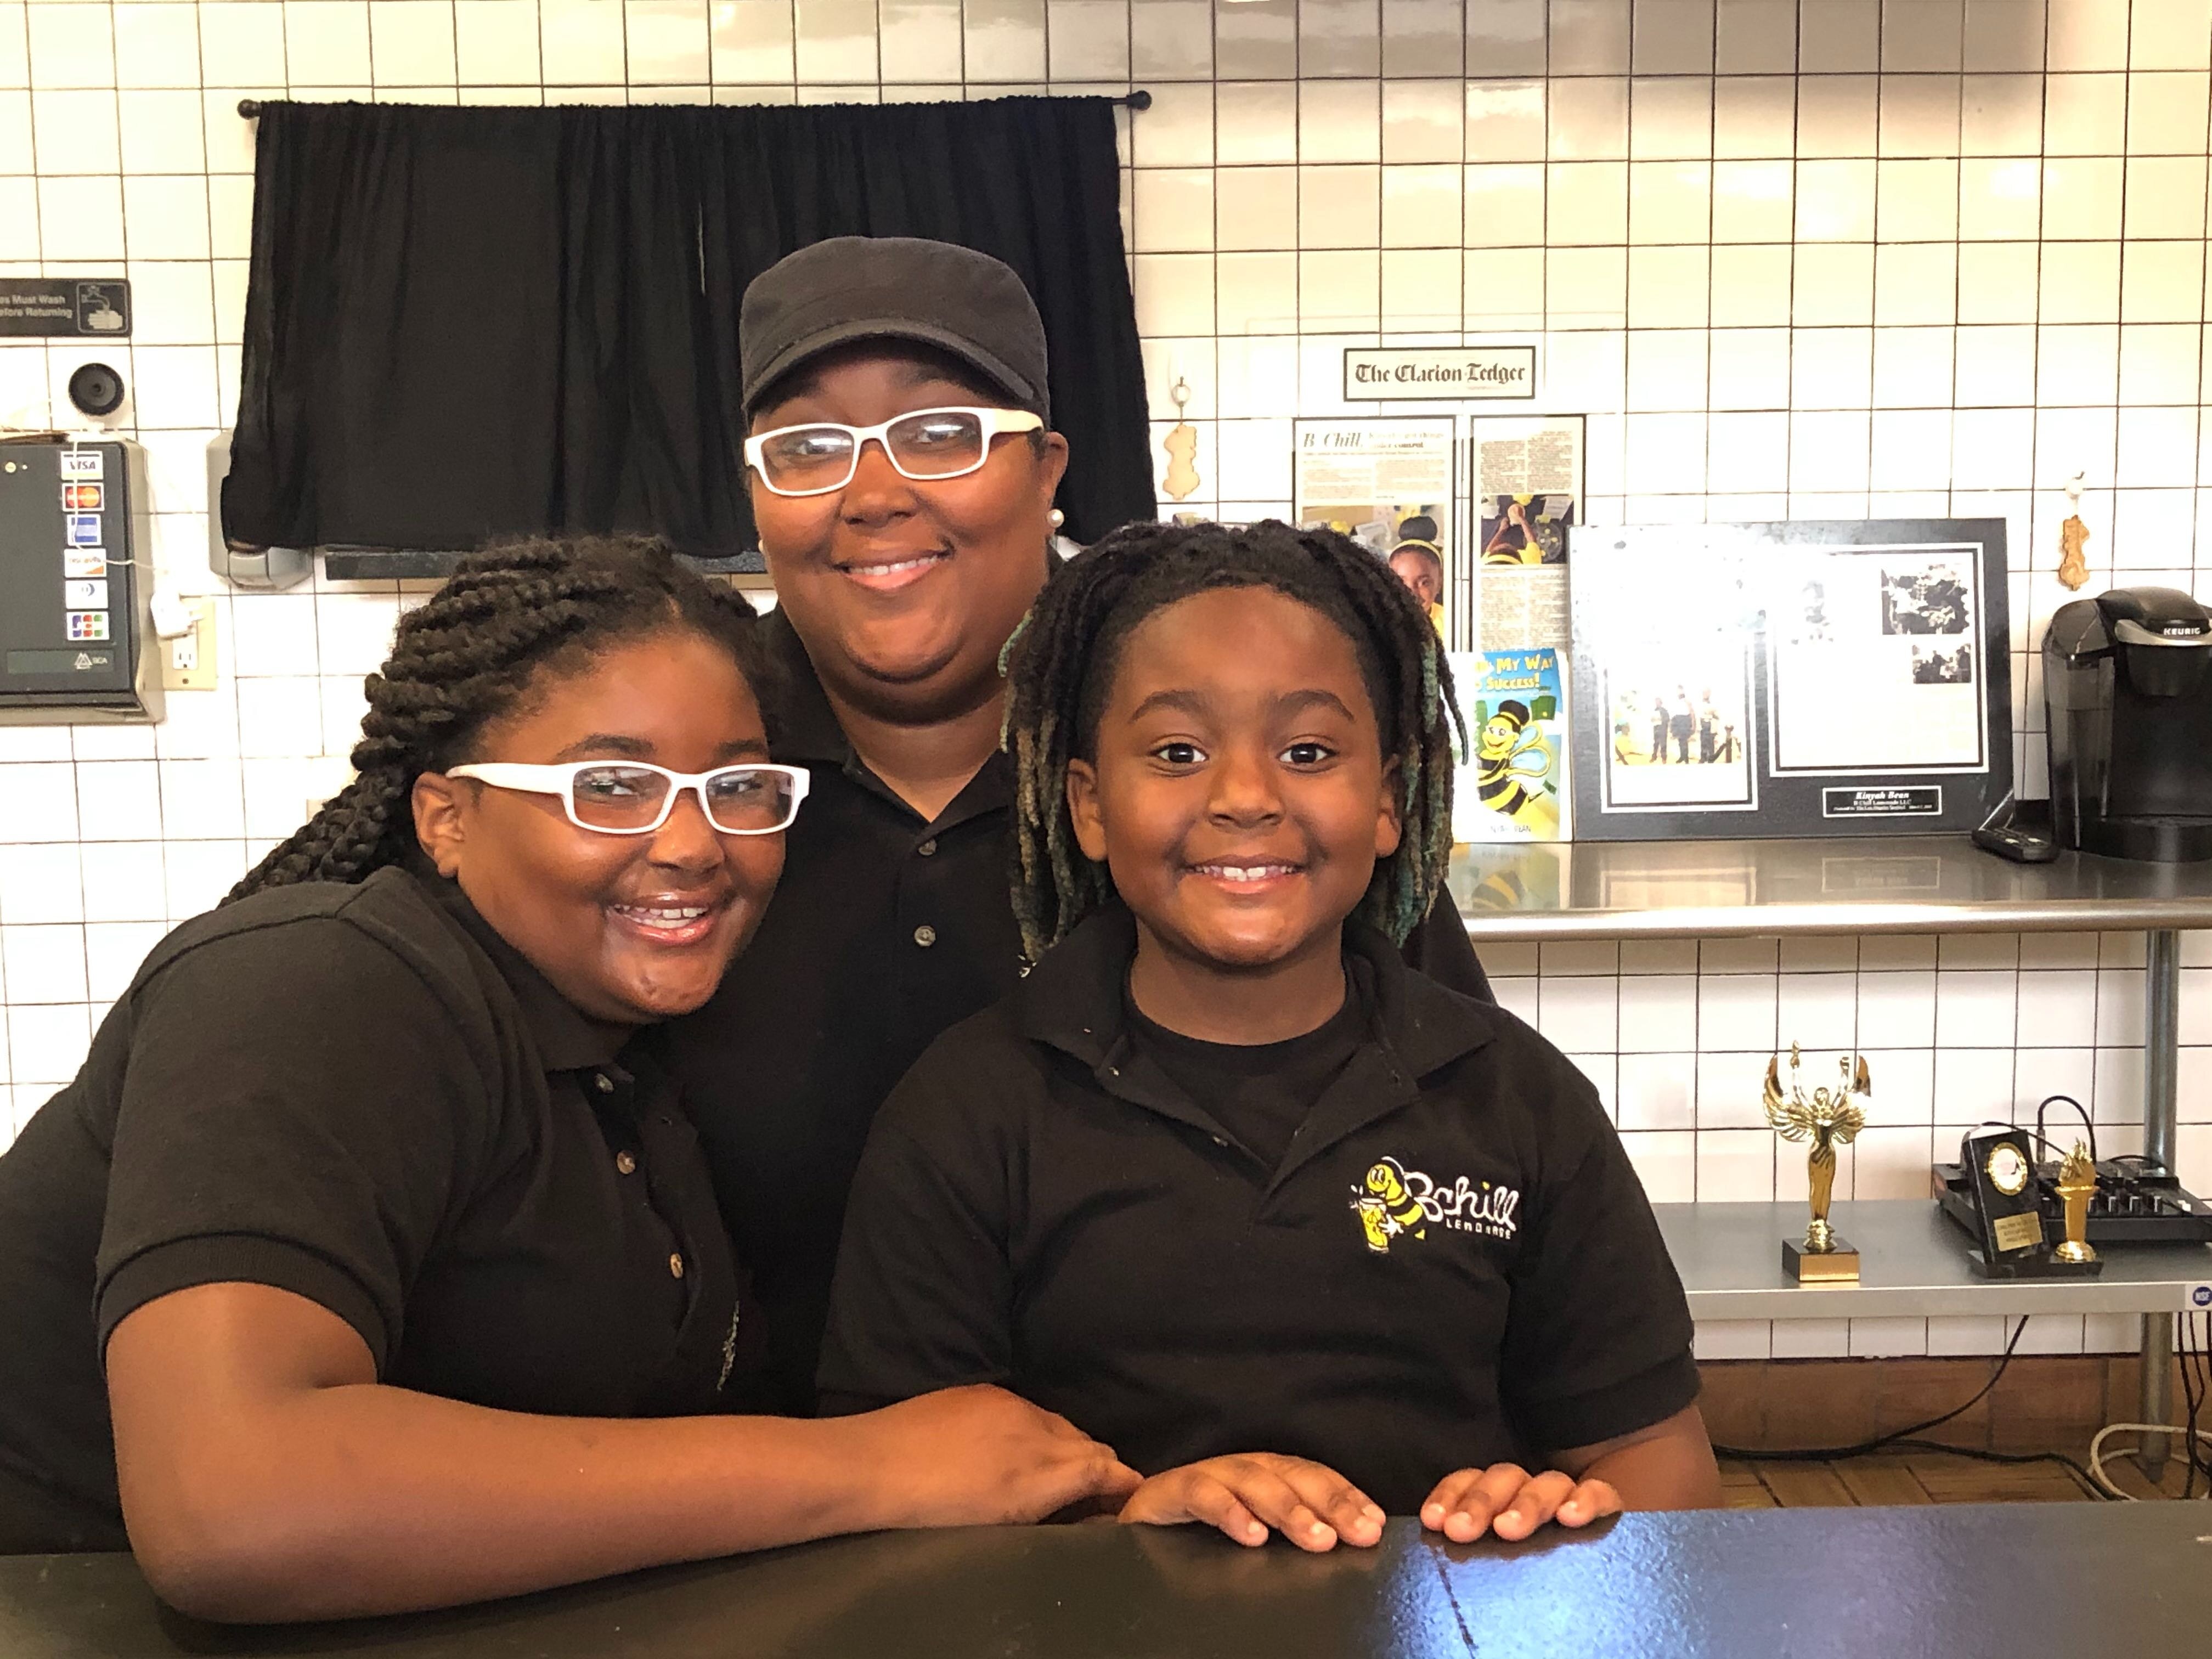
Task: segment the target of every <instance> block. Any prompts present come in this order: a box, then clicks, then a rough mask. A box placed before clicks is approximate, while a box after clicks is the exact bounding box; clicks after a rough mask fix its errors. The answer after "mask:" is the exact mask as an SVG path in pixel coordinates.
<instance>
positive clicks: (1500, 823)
mask: <svg viewBox="0 0 2212 1659" xmlns="http://www.w3.org/2000/svg"><path fill="white" fill-rule="evenodd" d="M1450 660H1451V670H1452V680H1453V683H1454V684H1455V685H1456V686H1457V688H1458V690H1459V706H1460V712H1461V713H1462V714H1464V715H1465V716H1466V717H1467V734H1468V746H1467V748H1466V749H1465V750H1462V752H1461V754H1460V757H1459V767H1458V770H1457V772H1456V774H1455V776H1454V778H1453V783H1452V839H1453V840H1454V841H1455V842H1498V841H1565V840H1566V839H1567V832H1568V816H1569V814H1568V801H1569V799H1571V796H1570V792H1569V789H1568V784H1567V700H1566V684H1565V675H1564V674H1563V673H1562V672H1561V671H1560V667H1559V652H1558V651H1556V650H1554V649H1553V648H1552V647H1548V646H1530V647H1523V648H1517V649H1513V650H1504V651H1485V652H1471V651H1470V652H1455V653H1452V656H1451V659H1450Z"/></svg>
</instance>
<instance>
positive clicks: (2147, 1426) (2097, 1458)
mask: <svg viewBox="0 0 2212 1659" xmlns="http://www.w3.org/2000/svg"><path fill="white" fill-rule="evenodd" d="M2112 1434H2174V1435H2191V1434H2193V1435H2195V1436H2196V1437H2197V1438H2198V1439H2199V1440H2201V1441H2203V1443H2205V1444H2206V1445H2208V1446H2212V1430H2208V1429H2192V1428H2190V1427H2189V1426H2188V1425H2185V1424H2181V1423H2107V1424H2106V1425H2105V1426H2104V1427H2103V1428H2101V1429H2100V1430H2098V1431H2097V1432H2096V1435H2095V1437H2093V1439H2092V1440H2091V1441H2090V1442H2089V1478H2090V1479H2091V1480H2094V1481H2095V1482H2096V1483H2097V1484H2098V1485H2099V1486H2102V1487H2103V1488H2104V1489H2105V1490H2106V1492H2110V1493H2111V1494H2112V1496H2113V1497H2115V1498H2125V1499H2126V1500H2127V1501H2128V1502H2129V1503H2130V1504H2133V1503H2136V1502H2139V1501H2140V1500H2139V1499H2137V1498H2136V1495H2135V1494H2134V1493H2133V1492H2122V1491H2121V1490H2120V1489H2119V1488H2118V1486H2114V1485H2113V1484H2112V1481H2111V1480H2108V1479H2106V1475H2105V1450H2104V1448H2105V1437H2106V1435H2112ZM2112 1455H2114V1456H2115V1457H2140V1456H2142V1448H2141V1447H2140V1446H2128V1447H2124V1448H2123V1449H2120V1450H2118V1451H2117V1452H2115V1453H2113V1454H2112Z"/></svg>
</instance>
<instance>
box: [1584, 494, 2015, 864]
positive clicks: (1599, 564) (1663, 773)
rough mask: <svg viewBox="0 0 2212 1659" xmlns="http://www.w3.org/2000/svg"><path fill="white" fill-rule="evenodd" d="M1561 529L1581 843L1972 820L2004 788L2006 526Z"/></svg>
mask: <svg viewBox="0 0 2212 1659" xmlns="http://www.w3.org/2000/svg"><path fill="white" fill-rule="evenodd" d="M1571 537H1572V547H1573V570H1574V588H1573V599H1572V610H1573V649H1572V651H1571V653H1570V661H1571V668H1572V676H1573V695H1572V696H1571V699H1570V706H1571V710H1572V714H1573V725H1572V730H1571V738H1570V742H1571V750H1572V757H1573V760H1572V765H1571V768H1570V772H1571V777H1572V781H1573V787H1574V815H1575V834H1576V836H1577V839H1580V840H1586V841H1642V840H1661V839H1674V838H1697V837H1709V836H1837V835H1911V834H1917V833H1925V832H1928V831H1931V830H1955V829H1972V827H1973V826H1974V825H1975V824H1977V823H1980V822H1981V821H1982V819H1983V818H1984V817H1987V816H1988V814H1989V812H1990V809H1991V808H1993V807H1994V806H1996V804H1997V802H1998V801H1999V800H2001V799H2002V798H2003V796H2004V795H2005V794H2006V793H2007V792H2008V791H2009V790H2010V789H2011V787H2012V694H2011V681H2012V674H2011V661H2012V659H2011V649H2012V641H2011V633H2010V625H2009V618H2008V615H2007V604H2006V585H2005V529H2004V523H2003V521H2002V520H1996V519H1946V520H1835V521H1820V520H1807V521H1801V522H1796V523H1779V524H1747V525H1680V526H1649V527H1642V528H1630V529H1612V530H1599V529H1592V530H1580V529H1577V530H1575V531H1573V532H1571Z"/></svg>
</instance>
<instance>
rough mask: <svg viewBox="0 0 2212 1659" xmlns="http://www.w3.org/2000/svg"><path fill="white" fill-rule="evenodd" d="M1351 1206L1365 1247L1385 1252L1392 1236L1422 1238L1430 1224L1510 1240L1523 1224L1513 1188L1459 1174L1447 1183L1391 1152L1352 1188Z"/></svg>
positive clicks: (1378, 1252) (1516, 1190) (1519, 1206)
mask: <svg viewBox="0 0 2212 1659" xmlns="http://www.w3.org/2000/svg"><path fill="white" fill-rule="evenodd" d="M1350 1207H1351V1209H1352V1212H1353V1213H1354V1214H1355V1215H1357V1216H1358V1218H1359V1229H1360V1231H1361V1233H1362V1234H1363V1235H1364V1237H1365V1238H1366V1241H1367V1248H1368V1249H1370V1251H1372V1252H1373V1253H1374V1254H1376V1255H1389V1253H1390V1245H1391V1243H1392V1242H1393V1241H1394V1240H1396V1239H1400V1238H1409V1237H1410V1238H1426V1237H1428V1236H1429V1229H1430V1228H1431V1226H1434V1227H1437V1228H1439V1229H1441V1230H1442V1231H1446V1232H1458V1233H1475V1234H1479V1235H1480V1236H1481V1237H1485V1238H1501V1239H1507V1240H1510V1239H1511V1238H1512V1237H1514V1236H1515V1235H1516V1233H1518V1232H1519V1231H1520V1230H1521V1194H1520V1190H1519V1189H1518V1188H1513V1187H1507V1186H1504V1185H1501V1184H1498V1183H1496V1182H1488V1181H1481V1182H1471V1181H1469V1180H1468V1178H1467V1177H1466V1176H1460V1177H1459V1178H1458V1179H1457V1180H1455V1181H1454V1182H1452V1183H1451V1184H1450V1185H1449V1186H1448V1187H1447V1186H1442V1185H1439V1184H1438V1183H1437V1181H1436V1179H1435V1178H1434V1177H1433V1176H1429V1175H1427V1174H1426V1173H1425V1172H1424V1171H1422V1170H1409V1169H1407V1167H1406V1166H1405V1165H1404V1164H1401V1163H1400V1162H1399V1161H1398V1160H1397V1159H1396V1158H1380V1159H1377V1160H1376V1162H1375V1163H1374V1164H1371V1165H1370V1167H1369V1169H1368V1171H1367V1174H1366V1176H1364V1178H1363V1179H1362V1180H1361V1181H1360V1182H1359V1183H1358V1185H1357V1186H1355V1187H1353V1188H1352V1204H1351V1206H1350Z"/></svg>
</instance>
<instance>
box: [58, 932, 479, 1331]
mask: <svg viewBox="0 0 2212 1659" xmlns="http://www.w3.org/2000/svg"><path fill="white" fill-rule="evenodd" d="M118 1012H121V1011H120V1010H118ZM130 1016H131V1020H132V1028H131V1041H130V1054H129V1059H128V1061H127V1064H126V1067H125V1076H124V1083H123V1089H122V1094H121V1099H120V1101H119V1103H118V1108H117V1116H116V1122H115V1133H114V1142H113V1147H112V1164H111V1168H110V1171H109V1177H108V1188H107V1206H106V1214H105V1217H104V1218H103V1225H102V1230H101V1235H100V1253H99V1262H98V1280H97V1289H96V1292H95V1297H96V1309H97V1314H98V1320H99V1333H100V1346H101V1350H102V1352H105V1351H106V1343H107V1339H108V1337H109V1336H110V1335H112V1334H113V1332H114V1329H115V1327H116V1326H117V1325H118V1323H120V1322H122V1320H123V1319H124V1318H125V1316H128V1315H129V1314H131V1312H132V1311H134V1310H137V1309H138V1308H141V1307H143V1306H144V1305H145V1304H147V1303H149V1302H151V1301H153V1300H155V1298H156V1297H162V1296H166V1295H168V1294H169V1293H171V1292H172V1291H179V1290H185V1289H187V1288H190V1287H191V1286H193V1285H207V1284H217V1283H223V1282H228V1281H234V1280H237V1281H245V1282H249V1283H253V1284H262V1285H274V1286H276V1288H278V1289H282V1290H287V1291H293V1292H295V1294H297V1295H300V1296H303V1297H307V1298H308V1299H309V1300H311V1301H313V1302H316V1303H318V1304H320V1305H322V1306H324V1307H325V1308H328V1309H329V1310H331V1312H333V1313H335V1314H337V1316H339V1317H340V1318H342V1319H343V1320H344V1321H345V1322H347V1323H348V1324H349V1325H350V1326H352V1327H353V1328H354V1329H355V1330H356V1331H357V1332H359V1333H360V1334H361V1337H362V1340H363V1341H364V1342H366V1343H367V1344H368V1347H369V1351H370V1352H371V1353H372V1354H374V1357H375V1360H376V1364H377V1368H378V1370H379V1372H380V1373H381V1372H382V1371H383V1370H384V1368H385V1366H386V1364H387V1362H388V1361H389V1359H390V1358H391V1355H392V1352H393V1351H394V1350H395V1349H396V1348H397V1347H398V1344H399V1341H400V1338H401V1334H402V1330H403V1326H404V1310H405V1306H406V1302H407V1296H408V1291H409V1289H410V1285H412V1284H413V1282H414V1279H415V1277H416V1273H417V1272H418V1271H419V1269H420V1268H421V1267H422V1262H423V1260H424V1258H425V1256H426V1255H427V1254H428V1252H429V1250H430V1249H431V1248H432V1246H433V1244H434V1243H435V1241H436V1240H437V1238H438V1237H440V1236H441V1232H442V1231H443V1229H444V1227H445V1225H446V1222H447V1218H448V1216H449V1215H450V1214H451V1213H452V1212H453V1208H454V1206H455V1205H456V1204H457V1203H458V1202H459V1200H461V1199H462V1197H463V1196H464V1195H465V1193H466V1191H467V1190H468V1188H469V1185H470V1183H471V1182H472V1180H473V1179H474V1176H473V1173H472V1171H473V1167H474V1166H475V1165H476V1164H477V1163H478V1162H480V1161H481V1157H482V1149H483V1146H486V1145H487V1144H488V1141H489V1133H488V1132H489V1128H490V1126H491V1124H492V1121H493V1117H494V1112H493V1101H492V1095H491V1090H490V1088H489V1086H488V1085H487V1082H486V1073H487V1071H488V1070H489V1068H490V1067H491V1066H492V1065H493V1063H494V1062H493V1061H492V1060H491V1059H490V1057H489V1056H483V1055H476V1054H471V1045H470V1042H468V1040H467V1038H466V1036H465V1035H464V1028H463V1022H462V1019H461V1018H460V1016H459V1015H458V1014H457V1013H456V1012H454V1010H453V1009H452V1008H450V1007H449V1006H447V1003H446V1002H445V1001H444V1000H441V997H440V996H439V995H438V994H436V993H435V992H434V991H433V990H432V988H431V987H430V985H429V983H428V981H426V980H425V979H424V978H423V977H422V974H421V973H420V972H418V971H417V970H416V969H415V968H414V967H412V966H411V965H410V963H407V962H406V961H404V959H402V957H400V956H399V955H398V954H397V953H396V952H395V951H393V950H392V949H391V948H390V947H389V946H387V945H384V944H382V943H380V942H379V941H378V940H376V939H373V938H371V937H370V936H369V935H368V934H367V933H364V932H363V931H362V930H361V929H360V928H358V927H355V926H353V925H352V924H350V923H349V922H347V921H343V920H342V919H339V918H337V917H309V918H301V919H297V920H293V921H284V922H280V923H276V924H274V925H272V926H270V927H263V928H258V929H254V930H252V931H249V932H246V933H235V934H229V935H225V936H222V937H221V938H218V939H212V940H210V941H209V942H208V943H206V944H204V945H199V946H197V947H195V948H194V949H192V950H191V951H187V952H185V954H184V955H182V956H180V957H178V958H177V959H176V960H175V961H173V962H172V963H167V964H166V965H165V966H163V967H162V968H161V969H158V970H156V971H155V973H154V974H153V975H151V976H150V977H149V978H148V979H146V980H145V981H143V982H142V983H141V984H140V985H139V986H138V987H137V988H136V989H134V991H133V992H132V993H131V1004H130ZM482 1023H483V1024H485V1026H486V1030H489V1024H488V1021H486V1022H482Z"/></svg>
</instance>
